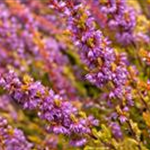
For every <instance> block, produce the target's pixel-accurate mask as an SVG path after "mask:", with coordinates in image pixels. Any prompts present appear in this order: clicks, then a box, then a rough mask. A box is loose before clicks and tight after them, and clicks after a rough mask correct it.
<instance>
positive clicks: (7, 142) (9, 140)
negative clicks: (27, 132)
mask: <svg viewBox="0 0 150 150" xmlns="http://www.w3.org/2000/svg"><path fill="white" fill-rule="evenodd" d="M0 146H1V148H2V149H3V148H4V149H6V150H12V149H13V150H25V149H26V150H31V148H32V144H31V143H29V142H28V141H27V140H26V138H25V136H24V134H23V132H22V131H21V130H19V129H17V128H15V129H13V128H12V127H11V126H10V125H8V122H7V120H6V119H5V118H3V117H0Z"/></svg>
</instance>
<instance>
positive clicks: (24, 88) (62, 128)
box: [0, 70, 98, 146]
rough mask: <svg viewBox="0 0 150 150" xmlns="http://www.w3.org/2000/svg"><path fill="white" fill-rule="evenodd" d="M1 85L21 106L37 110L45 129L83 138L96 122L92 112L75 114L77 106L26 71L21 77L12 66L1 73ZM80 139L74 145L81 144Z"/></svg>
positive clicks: (88, 133)
mask: <svg viewBox="0 0 150 150" xmlns="http://www.w3.org/2000/svg"><path fill="white" fill-rule="evenodd" d="M0 85H1V86H2V87H3V88H4V89H5V90H7V91H9V94H10V95H11V96H12V98H13V99H14V100H15V101H16V102H18V103H19V104H21V105H22V106H23V108H24V109H29V110H37V114H38V116H39V117H40V118H41V119H42V120H46V121H47V122H48V126H47V130H48V131H50V132H53V133H55V134H64V135H68V136H71V135H73V134H74V135H77V136H79V139H81V140H83V139H82V138H81V137H84V135H86V134H87V135H90V133H91V127H92V126H93V125H97V124H98V121H97V120H95V119H94V118H93V117H92V116H89V117H85V118H82V117H80V118H76V116H78V115H79V114H78V111H77V108H75V107H73V105H72V104H71V103H70V102H69V101H67V100H65V99H63V98H62V97H60V96H59V95H57V94H55V93H54V91H53V90H49V89H48V88H46V87H45V86H43V85H42V84H41V82H39V81H36V82H34V81H33V79H32V78H30V77H29V76H28V75H25V76H24V78H23V79H22V80H21V79H19V78H18V76H17V75H16V74H15V73H14V71H12V70H11V71H9V72H7V73H6V74H4V75H2V76H1V80H0ZM83 141H84V142H83ZM83 141H82V142H81V143H82V144H85V143H86V142H85V141H86V138H85V140H83ZM71 143H72V142H71ZM81 143H80V144H77V145H78V146H81V145H82V144H81ZM75 145H76V144H75Z"/></svg>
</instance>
